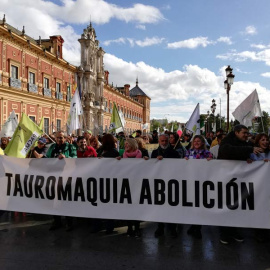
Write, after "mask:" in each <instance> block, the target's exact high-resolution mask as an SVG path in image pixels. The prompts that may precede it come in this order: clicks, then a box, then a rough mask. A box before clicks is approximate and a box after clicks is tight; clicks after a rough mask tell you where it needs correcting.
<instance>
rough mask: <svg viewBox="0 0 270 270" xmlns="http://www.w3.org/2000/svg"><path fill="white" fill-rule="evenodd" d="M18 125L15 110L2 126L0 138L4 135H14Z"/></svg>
mask: <svg viewBox="0 0 270 270" xmlns="http://www.w3.org/2000/svg"><path fill="white" fill-rule="evenodd" d="M17 126H18V119H17V116H16V114H15V112H14V110H13V111H12V113H11V114H10V116H9V117H8V119H7V121H6V122H5V124H4V125H3V126H2V130H1V131H0V138H2V137H12V136H13V134H14V132H15V130H16V128H17Z"/></svg>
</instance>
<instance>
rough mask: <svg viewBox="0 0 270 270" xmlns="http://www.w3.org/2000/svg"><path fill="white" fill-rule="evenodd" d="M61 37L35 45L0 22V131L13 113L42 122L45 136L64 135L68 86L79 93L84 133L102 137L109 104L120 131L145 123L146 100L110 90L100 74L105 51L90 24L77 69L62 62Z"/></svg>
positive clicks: (138, 91) (137, 91) (135, 94)
mask: <svg viewBox="0 0 270 270" xmlns="http://www.w3.org/2000/svg"><path fill="white" fill-rule="evenodd" d="M63 43H64V40H63V38H62V37H61V36H51V37H50V38H49V39H41V38H39V39H38V40H34V39H33V38H31V37H29V36H28V35H27V34H26V32H25V29H24V27H23V29H22V31H18V30H17V29H15V28H14V27H12V26H11V25H9V24H7V23H6V20H5V17H4V18H3V20H2V21H1V20H0V127H1V126H2V125H3V124H4V123H5V121H6V120H7V118H8V117H9V115H10V113H11V112H12V111H13V110H14V111H15V113H16V115H17V117H18V120H20V117H21V114H22V112H24V113H25V114H27V115H28V116H29V117H30V118H31V119H32V120H33V121H35V122H36V123H39V122H40V121H41V119H42V117H44V131H45V132H46V133H48V134H49V133H52V132H53V131H55V130H58V129H63V130H66V123H67V118H68V114H69V108H70V100H71V96H72V93H73V91H74V90H73V89H72V88H73V85H74V84H75V83H76V84H77V85H78V87H79V89H80V92H81V98H82V104H83V111H84V115H83V118H82V122H83V129H84V130H92V131H93V132H94V134H100V133H103V132H106V131H107V130H108V127H109V125H110V119H111V113H112V108H113V103H115V104H116V106H117V107H118V109H119V110H121V111H122V112H123V114H124V117H125V120H126V126H125V131H127V132H128V133H132V132H133V131H134V130H136V129H141V128H142V124H145V123H149V125H148V127H147V128H146V129H145V131H146V132H149V130H150V100H151V99H150V98H149V97H148V96H147V95H146V94H145V93H144V92H143V91H142V90H141V89H140V88H139V86H138V81H137V82H136V86H135V87H134V88H132V89H131V90H130V89H129V88H130V86H129V85H128V84H126V85H125V86H124V87H113V85H112V84H110V83H109V72H108V71H104V63H103V57H104V54H105V51H104V50H103V49H102V48H101V47H99V41H98V40H97V39H96V33H95V29H94V28H93V27H92V25H91V23H90V25H89V26H87V28H86V29H84V31H83V34H82V35H81V38H80V39H79V43H80V44H81V64H80V66H79V67H76V66H74V65H71V64H70V63H68V62H67V61H65V60H64V59H63V53H62V48H63Z"/></svg>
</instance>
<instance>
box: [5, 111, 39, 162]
mask: <svg viewBox="0 0 270 270" xmlns="http://www.w3.org/2000/svg"><path fill="white" fill-rule="evenodd" d="M42 134H43V131H42V130H41V129H40V128H39V127H38V126H37V125H36V124H35V123H34V122H33V121H32V120H31V119H30V118H29V117H28V116H27V115H26V114H24V113H23V114H22V118H21V121H20V123H19V124H18V126H17V128H16V130H15V132H14V134H13V137H12V139H11V141H10V142H9V144H8V145H7V147H6V149H5V154H6V155H7V156H12V157H19V158H25V157H26V155H27V153H28V152H29V151H30V149H31V147H32V146H33V145H34V144H35V142H36V141H37V140H38V138H39V137H40V136H41V135H42Z"/></svg>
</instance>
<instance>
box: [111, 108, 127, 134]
mask: <svg viewBox="0 0 270 270" xmlns="http://www.w3.org/2000/svg"><path fill="white" fill-rule="evenodd" d="M120 131H124V128H123V124H122V121H121V118H120V115H119V113H118V110H117V107H116V105H115V103H114V104H113V112H112V116H111V123H110V127H109V132H115V133H118V132H120Z"/></svg>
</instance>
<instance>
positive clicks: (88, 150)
mask: <svg viewBox="0 0 270 270" xmlns="http://www.w3.org/2000/svg"><path fill="white" fill-rule="evenodd" d="M77 144H78V149H77V157H78V158H89V157H97V152H96V150H95V149H94V148H93V147H92V146H87V142H86V139H85V137H84V136H79V137H78V139H77Z"/></svg>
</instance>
